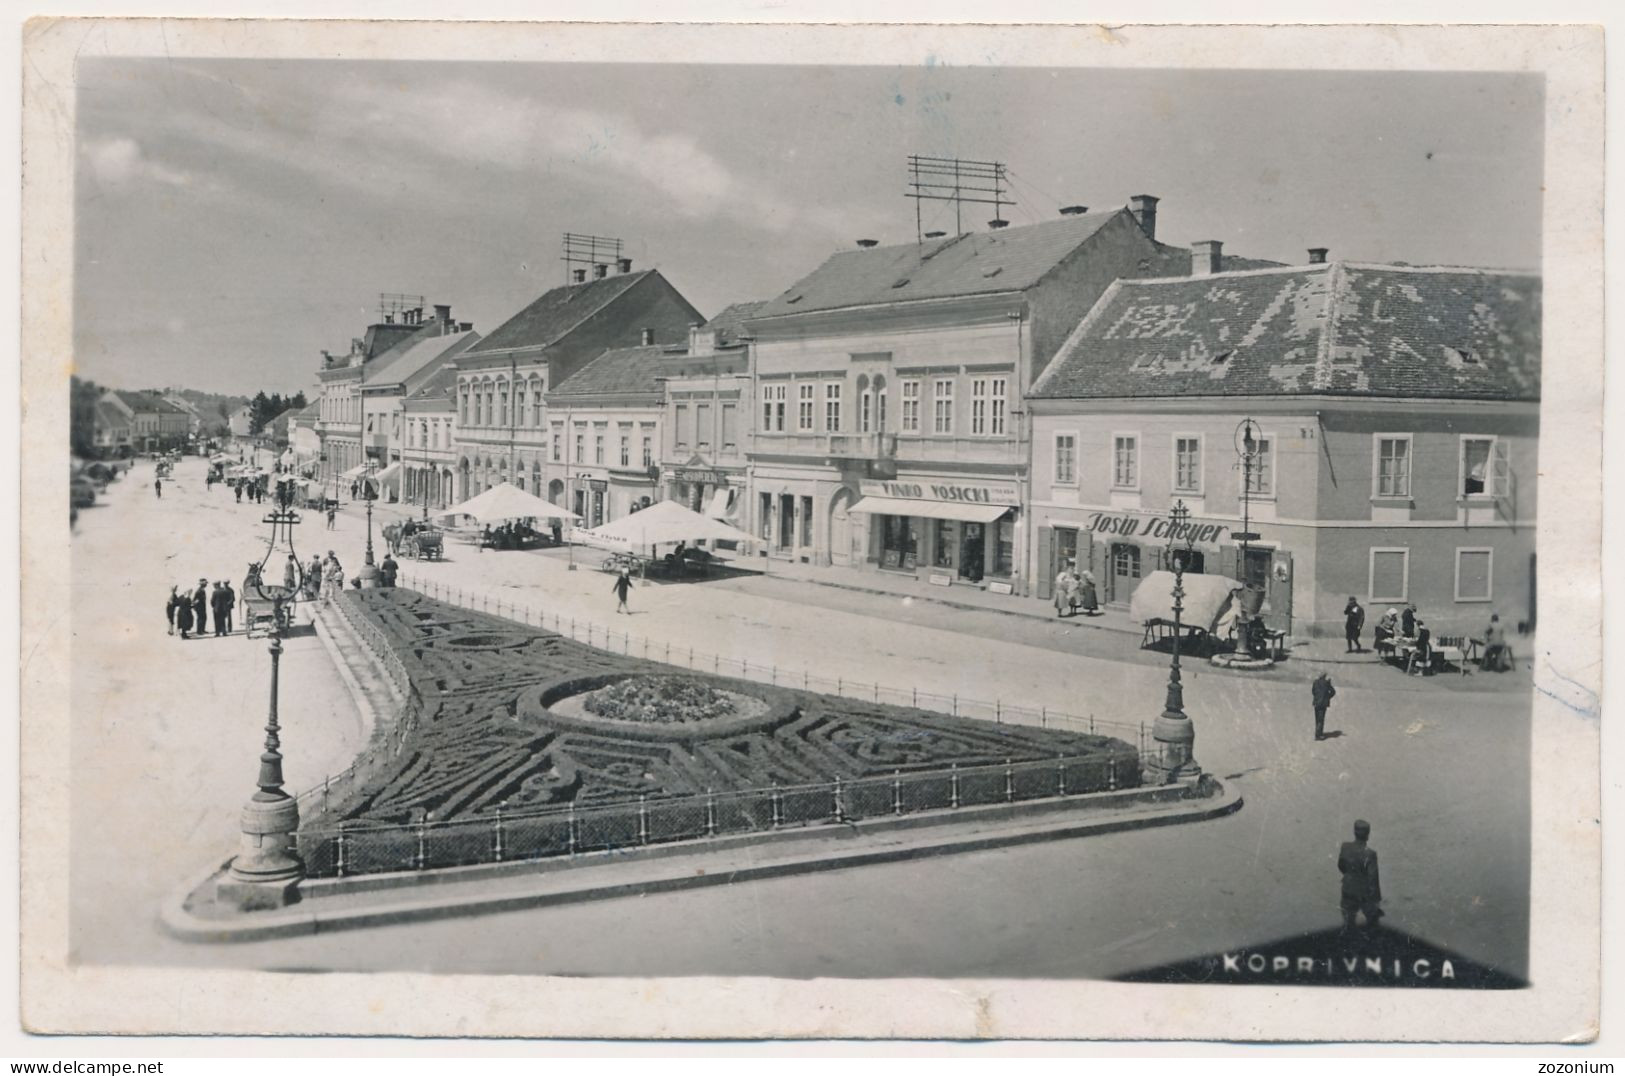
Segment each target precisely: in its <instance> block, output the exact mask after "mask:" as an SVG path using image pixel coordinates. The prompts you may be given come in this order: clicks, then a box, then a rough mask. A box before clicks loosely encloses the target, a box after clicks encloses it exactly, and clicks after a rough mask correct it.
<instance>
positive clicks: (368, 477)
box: [356, 457, 383, 588]
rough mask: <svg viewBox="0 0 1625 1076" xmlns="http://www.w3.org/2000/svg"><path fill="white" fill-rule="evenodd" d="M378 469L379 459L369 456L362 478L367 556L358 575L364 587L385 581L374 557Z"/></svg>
mask: <svg viewBox="0 0 1625 1076" xmlns="http://www.w3.org/2000/svg"><path fill="white" fill-rule="evenodd" d="M377 469H378V468H377V461H376V460H373V459H372V458H371V457H369V458H368V459H367V471H366V474H364V475H363V476H362V478H361V492H362V494H363V495H364V496H365V497H366V498H367V556H366V560H365V562H363V563H362V565H361V570H360V571H359V572H357V573H356V575H358V576H359V577H360V579H361V586H362V587H363V588H370V587H376V586H379V585H381V583H382V582H383V580H382V573H381V572H379V571H378V565H377V564H376V563H374V561H373V559H372V502H373V501H374V500H376V499H377V497H378V486H377V484H376V483H375V482H374V481H373V475H374V474H376V473H377Z"/></svg>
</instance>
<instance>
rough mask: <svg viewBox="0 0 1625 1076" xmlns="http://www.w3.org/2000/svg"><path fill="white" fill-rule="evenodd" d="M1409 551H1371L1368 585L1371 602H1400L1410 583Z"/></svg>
mask: <svg viewBox="0 0 1625 1076" xmlns="http://www.w3.org/2000/svg"><path fill="white" fill-rule="evenodd" d="M1410 560H1411V551H1410V550H1409V549H1406V548H1397V549H1381V548H1376V547H1373V548H1372V550H1371V567H1370V577H1371V578H1370V584H1371V587H1370V589H1371V595H1370V597H1371V600H1372V601H1373V602H1402V601H1405V600H1406V598H1407V593H1406V589H1407V586H1408V584H1409V582H1410Z"/></svg>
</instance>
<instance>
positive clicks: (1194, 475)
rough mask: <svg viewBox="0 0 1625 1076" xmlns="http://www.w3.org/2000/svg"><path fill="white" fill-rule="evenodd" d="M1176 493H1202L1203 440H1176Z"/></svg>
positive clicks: (1184, 438)
mask: <svg viewBox="0 0 1625 1076" xmlns="http://www.w3.org/2000/svg"><path fill="white" fill-rule="evenodd" d="M1174 492H1175V493H1200V492H1202V439H1201V438H1200V437H1194V436H1183V437H1180V436H1176V437H1175V438H1174Z"/></svg>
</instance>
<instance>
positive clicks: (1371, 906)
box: [1337, 818, 1383, 930]
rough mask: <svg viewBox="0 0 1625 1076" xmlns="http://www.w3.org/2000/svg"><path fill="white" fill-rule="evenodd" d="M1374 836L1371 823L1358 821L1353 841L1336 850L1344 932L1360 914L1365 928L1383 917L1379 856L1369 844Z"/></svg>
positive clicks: (1355, 824)
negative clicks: (1378, 868)
mask: <svg viewBox="0 0 1625 1076" xmlns="http://www.w3.org/2000/svg"><path fill="white" fill-rule="evenodd" d="M1370 837H1371V823H1369V822H1367V821H1366V820H1365V819H1363V818H1362V819H1359V820H1358V821H1356V822H1355V823H1354V839H1353V840H1352V841H1344V842H1343V846H1342V847H1341V848H1339V849H1338V850H1337V869H1338V871H1339V872H1341V873H1342V875H1343V900H1342V905H1343V929H1344V930H1353V929H1354V919H1355V916H1357V915H1364V916H1365V925H1366V929H1368V930H1369V929H1370V928H1371V927H1374V926H1376V925H1377V920H1379V919H1381V918H1382V916H1383V911H1382V909H1381V908H1380V907H1378V905H1379V904H1381V903H1382V884H1381V882H1380V881H1379V880H1378V877H1377V853H1376V850H1375V849H1373V848H1372V847H1371V846H1370V845H1368V844H1366V841H1367V840H1368V839H1369V838H1370Z"/></svg>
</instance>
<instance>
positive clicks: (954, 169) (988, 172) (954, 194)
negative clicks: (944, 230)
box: [904, 154, 1016, 242]
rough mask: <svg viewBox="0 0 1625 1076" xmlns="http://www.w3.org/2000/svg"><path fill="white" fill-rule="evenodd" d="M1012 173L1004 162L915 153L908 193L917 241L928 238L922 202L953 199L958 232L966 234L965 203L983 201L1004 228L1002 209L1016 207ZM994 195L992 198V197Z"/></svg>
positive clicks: (909, 171)
mask: <svg viewBox="0 0 1625 1076" xmlns="http://www.w3.org/2000/svg"><path fill="white" fill-rule="evenodd" d="M1008 182H1009V176H1008V175H1007V174H1006V171H1005V166H1004V162H1002V161H969V160H965V159H964V158H962V157H922V156H919V155H918V154H911V155H910V156H909V158H908V186H909V190H908V193H907V194H905V195H904V197H905V198H912V199H914V240H915V242H923V241H924V224H923V222H922V220H921V214H920V203H921V202H922V201H932V202H952V203H953V204H954V234H955V235H963V234H965V219H964V204H965V203H966V202H973V203H974V202H980V203H982V204H984V205H991V206H992V207H993V219H994V220H996V221H999V222H1000V223H999V224H998V225H997V227H1003V221H1002V218H1001V216H1000V208H1001V207H1003V206H1007V205H1010V206H1013V205H1015V204H1016V202H1015V199H1013V198H1011V197H1010V196H1009V187H1008V186H1007V185H1006V184H1007V183H1008ZM989 195H991V196H992V197H988V196H989Z"/></svg>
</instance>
